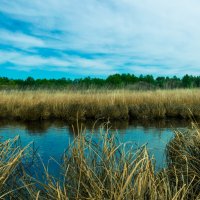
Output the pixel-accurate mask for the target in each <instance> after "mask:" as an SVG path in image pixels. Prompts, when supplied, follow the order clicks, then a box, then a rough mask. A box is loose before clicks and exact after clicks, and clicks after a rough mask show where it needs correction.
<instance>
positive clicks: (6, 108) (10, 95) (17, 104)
mask: <svg viewBox="0 0 200 200" xmlns="http://www.w3.org/2000/svg"><path fill="white" fill-rule="evenodd" d="M190 113H193V116H194V117H195V118H196V119H197V118H200V90H198V89H191V90H190V89H187V90H186V89H185V90H155V91H130V90H113V91H112V90H83V91H56V90H55V91H53V90H52V91H50V90H48V91H45V90H36V91H16V90H15V91H0V118H1V119H10V118H11V119H18V120H45V119H59V120H60V119H61V120H66V121H70V120H76V119H77V118H79V120H88V119H108V118H109V119H111V120H112V119H113V120H128V119H136V118H138V119H140V118H149V119H155V118H157V119H158V118H161V119H162V118H185V119H187V118H188V117H189V116H190Z"/></svg>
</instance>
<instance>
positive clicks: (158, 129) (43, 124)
mask: <svg viewBox="0 0 200 200" xmlns="http://www.w3.org/2000/svg"><path fill="white" fill-rule="evenodd" d="M190 124H191V123H190V121H188V120H152V121H150V120H134V121H105V122H103V121H87V122H79V123H78V124H77V122H72V123H71V124H68V123H66V122H65V121H36V122H34V121H33V122H23V121H7V120H1V121H0V129H4V128H5V127H7V128H16V129H21V130H25V131H27V132H28V134H30V135H31V134H33V135H44V134H47V133H48V130H49V129H50V128H57V129H64V128H66V129H68V131H69V133H70V134H71V135H74V134H75V135H76V134H78V132H80V131H81V130H83V129H84V128H86V129H87V130H93V131H94V132H95V131H98V130H99V127H100V126H102V125H104V126H108V127H109V129H111V130H116V131H118V132H120V134H125V133H126V129H129V128H137V127H142V128H143V130H144V133H145V134H148V133H149V131H150V130H152V128H153V129H154V134H156V135H158V134H162V132H163V129H164V128H171V129H176V128H180V127H181V128H184V127H188V126H190Z"/></svg>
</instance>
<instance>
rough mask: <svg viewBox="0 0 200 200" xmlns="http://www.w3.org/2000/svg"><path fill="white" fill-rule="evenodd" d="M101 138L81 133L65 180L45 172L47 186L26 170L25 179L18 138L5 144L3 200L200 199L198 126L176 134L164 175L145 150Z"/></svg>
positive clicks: (0, 162) (64, 167)
mask: <svg viewBox="0 0 200 200" xmlns="http://www.w3.org/2000/svg"><path fill="white" fill-rule="evenodd" d="M98 136H99V138H98V140H97V138H93V135H92V134H85V132H84V131H81V132H80V134H79V135H78V136H77V137H76V139H75V140H74V141H73V143H72V144H71V146H70V147H69V148H68V150H67V151H66V153H65V154H64V157H63V163H62V164H61V165H60V172H61V174H62V177H63V179H62V180H59V179H57V178H56V177H53V176H51V175H50V174H49V173H48V170H47V169H46V168H45V175H46V180H45V182H44V183H41V182H40V181H38V180H36V179H34V178H31V177H29V175H28V174H27V173H26V171H24V170H22V171H23V176H22V175H21V173H19V170H20V171H21V169H23V160H24V159H25V158H26V156H27V154H24V153H25V149H21V148H20V147H19V146H18V145H15V144H16V142H17V141H18V140H17V138H16V139H14V140H9V141H5V142H1V143H0V147H1V148H0V155H1V156H0V169H1V171H0V194H1V195H0V199H17V200H18V199H20V200H21V199H30V200H32V199H41V200H43V199H44V200H47V199H52V200H68V199H77V200H78V199H85V200H86V199H88V200H93V199H99V200H100V199H113V200H115V199H117V200H122V199H127V200H129V199H137V200H143V199H149V200H187V199H190V200H198V199H200V175H199V173H200V172H199V165H200V159H199V155H200V145H199V144H200V143H199V140H200V138H199V128H198V127H196V126H195V127H194V128H193V129H192V130H188V131H187V134H186V133H181V132H177V131H176V132H175V138H174V139H173V140H172V141H171V142H170V143H169V144H168V148H167V153H168V154H167V155H168V161H169V163H168V167H167V168H166V169H163V170H162V171H160V172H159V173H156V172H155V170H154V164H153V163H154V159H153V158H151V157H149V154H148V151H147V149H146V147H145V146H143V147H141V148H140V149H138V150H135V149H134V147H133V146H132V145H130V144H128V143H127V144H126V143H125V144H124V143H120V141H119V140H117V138H116V136H115V135H114V134H112V133H110V131H109V130H108V129H100V133H99V135H98ZM22 158H23V159H22ZM21 165H22V167H20V168H19V166H21ZM16 169H18V170H16ZM11 183H12V184H11Z"/></svg>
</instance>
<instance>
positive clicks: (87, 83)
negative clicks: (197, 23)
mask: <svg viewBox="0 0 200 200" xmlns="http://www.w3.org/2000/svg"><path fill="white" fill-rule="evenodd" d="M147 84H148V87H147V89H175V88H198V87H200V76H190V75H188V74H186V75H185V76H183V77H182V78H178V77H176V76H173V77H157V78H154V77H153V76H152V75H145V76H143V75H140V76H139V77H137V76H135V75H133V74H113V75H110V76H108V77H107V78H106V79H103V78H91V77H85V78H80V79H74V80H71V79H66V78H61V79H34V78H32V77H28V78H27V79H25V80H21V79H8V78H7V77H0V89H38V88H39V89H66V88H68V89H92V88H94V89H98V88H104V89H105V88H108V89H119V88H127V89H131V88H132V89H134V88H135V89H138V87H137V86H138V85H147ZM139 89H140V88H139Z"/></svg>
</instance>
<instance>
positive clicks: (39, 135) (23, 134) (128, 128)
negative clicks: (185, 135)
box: [0, 122, 188, 174]
mask: <svg viewBox="0 0 200 200" xmlns="http://www.w3.org/2000/svg"><path fill="white" fill-rule="evenodd" d="M91 124H92V123H90V125H87V124H86V125H83V127H86V131H87V132H90V131H91V128H92V126H93V125H91ZM186 126H188V124H187V123H185V122H184V123H171V122H169V123H165V122H164V123H163V122H162V123H160V122H154V123H152V122H147V123H145V124H141V123H138V122H134V123H132V124H131V123H128V122H126V123H124V122H123V123H120V122H119V123H117V124H116V123H113V124H112V123H111V124H109V127H110V128H111V131H113V132H116V135H117V136H118V137H119V140H120V141H121V142H128V141H131V142H132V143H133V144H134V145H135V146H138V147H139V146H141V145H143V144H146V145H147V148H148V149H149V152H150V155H151V156H153V155H154V157H155V159H156V168H157V169H159V168H161V167H163V166H165V147H166V144H167V143H168V142H169V141H170V139H171V138H172V137H173V130H172V127H173V128H176V129H181V128H184V127H186ZM74 127H76V125H74ZM95 127H96V128H95V130H94V133H95V134H98V132H99V130H98V127H99V125H96V126H95ZM74 132H77V128H74V131H73V128H72V125H68V124H66V123H64V122H40V123H36V122H35V123H19V122H2V123H0V136H2V137H3V140H6V139H9V138H14V137H15V136H17V135H19V136H20V140H21V144H22V145H23V146H25V145H27V144H29V143H31V142H34V146H35V148H36V149H37V154H39V155H40V157H41V160H42V161H43V163H44V165H45V166H46V165H47V164H48V162H49V159H50V158H54V159H55V160H57V161H58V162H59V161H60V160H61V158H62V155H63V153H64V151H65V149H66V148H67V147H68V146H69V144H70V142H72V141H73V138H74V137H75V135H74ZM50 163H51V167H50V170H52V171H53V173H54V174H56V173H57V172H56V170H57V168H56V165H57V164H55V162H54V161H51V162H50ZM41 166H42V165H40V164H39V165H38V168H40V167H41Z"/></svg>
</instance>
